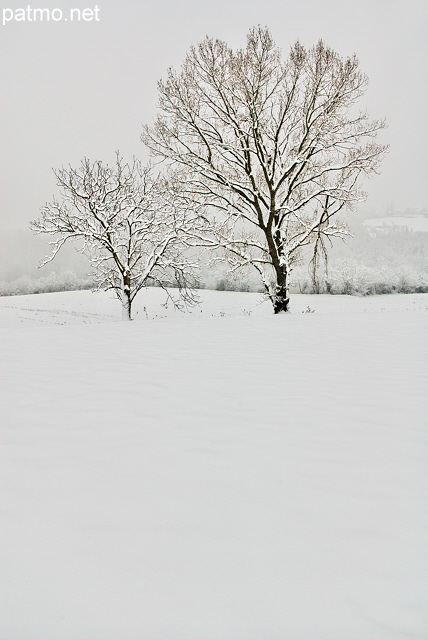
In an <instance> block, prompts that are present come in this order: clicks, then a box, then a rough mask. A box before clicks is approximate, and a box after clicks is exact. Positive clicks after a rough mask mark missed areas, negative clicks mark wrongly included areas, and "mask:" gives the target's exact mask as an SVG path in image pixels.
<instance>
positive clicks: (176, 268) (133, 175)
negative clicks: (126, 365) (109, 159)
mask: <svg viewBox="0 0 428 640" xmlns="http://www.w3.org/2000/svg"><path fill="white" fill-rule="evenodd" d="M54 173H55V176H56V178H57V184H58V186H59V187H60V190H61V195H62V198H61V199H59V200H58V199H53V200H52V202H50V203H48V204H46V205H45V207H43V209H42V211H41V217H40V218H39V219H38V220H34V221H33V222H32V224H31V228H32V229H33V231H35V232H36V233H45V234H49V235H51V236H53V237H54V239H53V240H52V241H51V242H50V244H51V246H52V254H51V255H50V256H46V258H45V260H44V261H43V263H42V264H46V263H47V262H49V261H51V260H52V259H53V258H54V257H55V255H56V254H57V253H58V251H59V250H60V249H61V247H62V246H63V245H64V243H65V242H67V241H70V240H71V241H78V242H80V245H79V250H80V251H81V252H82V253H84V254H85V255H87V256H88V258H89V260H90V262H91V265H92V268H93V273H92V274H91V275H92V276H93V277H94V278H95V280H96V282H97V284H98V288H99V289H105V290H109V289H112V290H113V291H114V292H115V293H116V295H117V297H118V298H119V299H120V301H121V302H122V309H123V314H122V317H123V319H126V320H130V319H131V306H132V302H133V300H134V299H135V296H136V295H137V294H138V292H139V291H140V290H141V289H142V288H143V287H144V286H146V285H147V284H149V283H150V284H153V283H156V284H158V285H160V286H162V287H164V288H165V290H167V285H168V284H169V285H171V284H173V285H175V286H178V291H179V296H178V297H177V296H173V295H172V294H171V292H170V291H167V294H168V298H169V299H170V300H171V301H172V302H173V303H174V304H176V305H177V306H180V304H182V303H183V302H184V303H188V304H192V303H193V302H194V301H195V298H194V294H193V291H192V289H191V287H190V286H189V283H190V284H192V282H193V281H194V267H195V265H194V264H193V262H192V260H191V259H190V258H189V251H188V247H189V243H191V240H192V237H193V236H194V235H195V233H196V231H197V228H198V225H199V217H198V215H197V213H195V212H194V211H193V210H192V209H189V207H188V203H187V202H186V199H185V197H184V196H183V195H181V187H180V185H179V183H178V182H177V181H176V180H174V178H173V177H170V178H169V179H167V178H165V177H164V178H160V177H158V176H155V175H154V174H153V172H152V170H151V169H150V168H148V167H142V166H141V164H140V162H139V161H137V160H135V159H134V160H133V162H132V163H126V162H125V161H124V160H123V159H122V158H121V157H120V155H119V153H117V155H116V162H115V164H114V165H113V166H109V165H106V164H103V163H102V162H99V161H96V162H91V161H90V160H88V159H86V158H85V159H84V160H83V161H82V163H81V165H80V166H79V167H78V168H77V169H74V168H72V167H68V168H62V169H60V170H57V171H55V172H54Z"/></svg>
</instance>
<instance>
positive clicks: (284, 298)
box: [272, 267, 290, 313]
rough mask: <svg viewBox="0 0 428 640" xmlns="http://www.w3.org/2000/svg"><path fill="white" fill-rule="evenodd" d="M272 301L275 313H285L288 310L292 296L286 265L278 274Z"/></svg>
mask: <svg viewBox="0 0 428 640" xmlns="http://www.w3.org/2000/svg"><path fill="white" fill-rule="evenodd" d="M272 302H273V312H274V313H285V312H286V311H288V307H289V304H290V298H289V297H288V272H287V269H286V268H285V267H283V268H282V270H281V273H280V274H278V277H277V283H276V288H275V294H274V296H273V300H272Z"/></svg>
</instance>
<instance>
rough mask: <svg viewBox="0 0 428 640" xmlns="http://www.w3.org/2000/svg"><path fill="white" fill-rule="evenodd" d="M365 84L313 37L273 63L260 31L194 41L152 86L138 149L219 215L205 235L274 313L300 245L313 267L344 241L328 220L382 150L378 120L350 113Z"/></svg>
mask: <svg viewBox="0 0 428 640" xmlns="http://www.w3.org/2000/svg"><path fill="white" fill-rule="evenodd" d="M366 85H367V78H366V76H365V75H364V74H363V73H361V72H360V71H359V68H358V61H357V59H356V58H355V56H354V57H350V58H346V59H343V58H341V57H340V56H339V55H338V54H337V53H335V52H334V51H333V50H332V49H330V48H328V47H327V46H326V45H325V44H324V43H323V42H322V41H320V42H318V44H316V45H315V46H314V47H312V48H310V49H306V48H304V47H303V46H302V45H301V44H299V43H298V42H297V43H296V44H295V45H294V46H293V47H292V49H291V51H290V53H289V55H288V57H287V58H286V59H284V58H283V57H282V55H281V52H280V51H279V49H278V48H277V47H276V45H275V44H274V42H273V40H272V37H271V34H270V32H269V30H267V29H263V28H260V27H259V28H255V29H252V30H250V32H249V34H248V36H247V44H246V47H245V48H243V49H239V50H237V51H233V50H232V49H231V48H230V47H229V46H228V45H227V44H226V43H225V42H222V41H220V40H214V39H211V38H206V39H205V40H204V41H203V42H202V43H201V44H199V45H198V46H196V47H192V48H191V49H190V51H189V53H188V55H187V56H186V58H185V60H184V64H183V65H182V67H181V70H180V71H175V70H173V69H170V70H169V71H168V75H167V78H166V80H165V81H160V82H159V96H160V98H159V103H160V113H159V115H158V117H157V120H156V121H155V123H154V126H153V127H149V126H146V127H145V128H144V130H143V134H142V140H143V142H144V143H145V144H146V145H147V146H148V147H149V148H150V149H151V150H152V152H153V153H154V154H155V155H156V156H158V157H160V158H163V159H165V160H167V161H169V162H170V163H171V162H172V163H173V164H174V165H179V166H181V168H182V170H183V171H184V173H185V175H186V179H187V187H188V189H189V191H190V192H192V197H193V198H194V199H195V200H196V201H197V202H204V203H205V204H208V205H210V206H211V207H212V208H213V210H216V211H217V212H221V213H222V214H224V224H223V226H220V227H219V228H217V232H218V236H217V237H218V238H220V240H221V242H222V244H223V246H224V247H226V248H227V250H228V252H229V256H230V259H231V260H232V263H233V265H234V266H235V267H239V266H241V265H247V264H251V265H252V266H253V267H255V268H256V269H257V270H258V272H259V273H260V276H261V277H262V280H263V283H264V285H265V288H266V291H267V293H268V295H269V297H270V299H271V301H272V304H273V307H274V311H275V313H278V312H281V311H287V310H288V307H289V297H288V289H289V277H290V272H291V270H292V267H293V264H294V263H295V262H296V261H297V260H298V259H299V258H300V255H301V252H302V249H303V247H306V246H308V245H311V246H312V247H313V251H314V256H315V259H316V258H317V256H318V255H319V254H320V252H321V251H325V244H324V243H325V240H326V239H327V238H331V237H332V236H343V235H345V234H346V229H345V227H344V226H343V225H341V224H340V223H338V222H337V217H336V216H337V214H338V213H339V211H340V210H341V209H343V208H344V207H347V206H352V205H353V204H354V203H356V202H357V201H359V200H361V199H362V198H363V197H364V195H365V194H364V193H363V192H362V191H361V188H360V178H361V177H363V176H365V175H367V174H371V173H373V172H376V170H377V168H378V165H379V161H380V159H381V157H382V155H383V154H384V152H385V150H386V147H385V146H382V145H381V144H377V143H376V142H375V137H376V134H377V133H378V131H379V130H380V129H382V128H383V127H384V123H383V122H382V121H378V120H370V119H369V118H368V116H367V114H366V113H364V112H361V111H358V110H357V109H356V108H355V103H356V102H357V101H358V99H359V98H360V97H361V96H362V94H363V92H364V89H365V87H366ZM251 230H252V231H251Z"/></svg>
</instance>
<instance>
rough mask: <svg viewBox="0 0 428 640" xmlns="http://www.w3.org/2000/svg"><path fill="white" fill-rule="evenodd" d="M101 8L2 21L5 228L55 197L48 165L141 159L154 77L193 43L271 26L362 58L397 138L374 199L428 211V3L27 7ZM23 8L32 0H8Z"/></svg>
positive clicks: (283, 0)
mask: <svg viewBox="0 0 428 640" xmlns="http://www.w3.org/2000/svg"><path fill="white" fill-rule="evenodd" d="M95 4H98V6H99V14H98V15H99V21H98V22H97V21H92V22H80V23H78V22H73V23H71V22H49V23H47V22H45V23H41V22H28V21H27V22H9V23H7V24H6V25H5V26H2V25H1V24H0V59H1V61H2V65H1V70H0V91H1V114H0V115H1V128H2V133H1V141H0V175H1V184H0V224H1V226H2V228H3V229H15V228H26V227H28V223H29V221H30V220H32V219H34V218H36V217H38V216H39V211H40V207H41V206H42V205H43V204H44V203H45V202H46V201H47V200H50V199H51V197H52V195H53V193H55V191H56V188H55V180H54V177H53V174H52V171H51V167H60V166H62V165H68V164H71V165H77V164H78V163H79V162H80V160H81V159H82V158H83V157H84V156H88V157H89V158H91V159H93V160H95V159H100V160H105V161H108V162H110V161H112V160H113V159H114V152H115V150H116V149H119V150H120V151H121V153H122V155H123V156H124V157H125V158H128V157H131V156H132V155H133V154H135V155H137V156H138V157H141V158H142V159H147V154H146V152H145V149H144V146H143V144H142V143H141V142H140V133H141V125H142V123H143V122H144V123H146V122H147V123H148V122H151V121H152V119H153V117H154V115H155V113H156V103H157V87H156V82H157V80H158V79H159V78H161V77H162V76H165V72H166V69H167V68H168V67H169V66H173V67H179V66H180V65H181V62H182V61H183V58H184V56H185V54H186V52H187V50H188V49H189V47H190V45H192V44H196V43H197V42H199V41H200V40H202V39H203V38H204V37H205V35H211V36H214V37H219V38H221V39H224V40H226V41H227V42H228V43H229V44H230V45H232V46H233V47H237V46H242V45H244V44H245V36H246V33H247V31H248V29H249V28H250V27H252V26H255V25H257V24H260V25H262V26H268V27H269V28H270V29H271V31H272V34H273V36H274V39H275V41H276V43H277V45H278V46H280V47H281V48H282V49H283V51H284V54H287V53H288V49H289V47H290V46H291V45H292V44H293V43H294V42H295V41H296V40H297V39H299V40H300V41H301V42H302V43H303V44H304V45H306V46H310V45H312V44H314V43H315V42H316V41H317V40H318V39H319V38H323V39H324V40H325V41H326V43H327V44H328V45H329V46H331V47H333V48H334V49H336V50H337V51H338V53H340V54H341V55H343V56H347V55H351V54H353V53H356V54H357V56H358V58H359V60H360V65H361V69H362V71H364V72H365V73H367V74H368V76H369V79H370V86H369V89H368V91H367V93H366V96H365V98H364V99H363V101H362V102H361V103H360V104H361V106H362V107H364V108H367V110H368V112H369V114H370V116H371V117H372V118H383V117H386V119H387V122H388V129H386V130H385V131H383V132H382V134H381V137H380V138H379V140H380V141H382V142H385V143H388V144H390V145H391V149H390V152H389V154H388V156H387V158H386V159H385V160H384V162H383V164H382V168H381V175H380V176H376V177H374V178H373V179H371V180H369V181H367V182H366V184H365V188H366V190H367V191H368V193H369V197H368V200H367V206H368V207H372V208H376V209H378V208H385V207H387V206H395V208H397V209H399V208H405V207H417V208H422V207H426V206H428V179H427V157H426V153H427V152H426V150H427V148H428V144H427V143H428V134H427V125H426V120H427V113H428V99H427V93H428V92H427V71H428V65H427V60H428V29H427V25H428V4H427V3H426V1H425V0H410V1H408V2H403V1H402V0H400V1H397V0H390V1H386V0H385V1H383V0H362V1H360V2H348V1H345V0H337V1H336V0H324V1H322V0H306V1H305V0H299V1H297V0H296V1H295V0H278V1H277V0H263V1H262V0H260V1H259V2H255V1H253V0H217V2H213V1H209V2H207V1H205V0H157V1H154V0H150V1H148V0H147V1H144V0H143V1H137V0H122V2H118V1H116V2H115V1H114V0H97V1H96V2H94V3H93V2H92V0H91V1H90V2H85V0H84V1H81V0H79V1H75V0H73V2H64V1H61V0H56V2H50V1H48V0H46V1H45V0H41V2H39V3H36V4H34V5H32V6H37V7H46V8H51V9H52V8H54V7H61V8H63V9H64V10H65V9H66V8H67V10H68V7H70V6H73V7H80V8H82V9H83V8H85V7H89V8H93V7H94V6H95ZM4 6H7V7H10V8H12V9H13V10H15V9H16V8H18V7H22V6H24V7H26V6H28V4H27V3H23V2H19V1H18V2H16V1H15V2H13V1H11V0H5V3H4V4H3V5H2V7H4Z"/></svg>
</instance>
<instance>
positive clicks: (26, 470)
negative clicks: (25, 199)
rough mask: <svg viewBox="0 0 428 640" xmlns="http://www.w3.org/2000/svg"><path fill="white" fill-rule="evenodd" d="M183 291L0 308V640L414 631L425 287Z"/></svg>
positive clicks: (396, 634)
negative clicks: (197, 300)
mask: <svg viewBox="0 0 428 640" xmlns="http://www.w3.org/2000/svg"><path fill="white" fill-rule="evenodd" d="M201 298H202V305H201V307H200V308H198V309H195V310H194V311H193V313H192V314H191V315H187V314H179V313H177V312H174V311H172V310H165V309H164V308H163V307H161V306H160V302H161V301H162V293H161V291H159V290H151V291H149V292H147V293H144V294H142V296H141V300H140V302H139V304H138V305H137V306H136V309H135V311H136V312H138V313H137V316H136V321H134V322H131V323H126V322H121V321H120V320H119V318H120V313H121V309H120V305H119V303H118V302H117V301H115V300H112V299H111V298H110V296H109V295H108V294H102V293H100V294H91V293H90V292H87V291H83V292H82V291H76V292H70V293H58V294H44V295H33V296H20V297H12V298H1V299H0V336H1V383H2V384H1V414H2V436H1V448H2V453H1V461H2V464H1V470H0V474H1V478H0V484H1V487H2V489H1V523H2V526H1V539H0V564H1V566H0V576H1V578H0V582H1V599H0V608H1V610H2V615H1V617H0V639H1V640H426V639H427V638H428V617H427V611H428V607H427V599H426V594H427V593H428V557H427V552H426V550H427V540H428V517H427V504H428V479H427V472H426V458H427V438H426V422H427V421H426V414H427V401H426V396H427V378H428V368H427V339H426V326H427V318H428V315H427V310H428V295H425V294H419V295H402V296H399V295H394V296H392V295H391V296H379V297H371V298H356V297H347V296H337V297H333V296H303V295H296V296H293V297H292V313H290V314H286V315H282V316H274V315H273V314H272V313H271V309H270V307H269V305H268V304H266V303H263V304H260V296H258V295H256V294H248V293H230V292H212V291H203V292H201ZM308 307H309V310H310V311H313V313H309V312H308V313H302V311H305V310H306V311H307V310H308Z"/></svg>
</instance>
